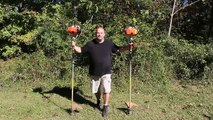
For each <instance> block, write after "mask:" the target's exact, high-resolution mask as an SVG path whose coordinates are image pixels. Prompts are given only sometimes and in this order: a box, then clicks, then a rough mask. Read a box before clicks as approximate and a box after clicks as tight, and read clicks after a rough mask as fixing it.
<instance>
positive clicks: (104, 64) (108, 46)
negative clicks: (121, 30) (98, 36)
mask: <svg viewBox="0 0 213 120" xmlns="http://www.w3.org/2000/svg"><path fill="white" fill-rule="evenodd" d="M119 48H120V47H119V46H117V45H115V44H114V43H113V42H112V41H110V40H108V39H105V40H104V42H103V43H98V42H97V41H96V40H95V39H93V40H92V41H89V42H88V43H87V44H85V45H84V46H83V47H82V48H81V51H82V53H86V54H88V56H89V74H90V75H97V76H102V75H104V74H110V73H111V70H112V53H116V51H117V50H118V49H119Z"/></svg>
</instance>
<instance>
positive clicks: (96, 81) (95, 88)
mask: <svg viewBox="0 0 213 120" xmlns="http://www.w3.org/2000/svg"><path fill="white" fill-rule="evenodd" d="M91 79H92V82H91V88H92V93H93V94H95V97H96V99H97V102H96V106H95V107H97V108H98V109H99V110H100V109H101V91H100V89H101V87H100V77H98V76H91Z"/></svg>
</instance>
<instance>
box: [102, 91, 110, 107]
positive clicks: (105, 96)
mask: <svg viewBox="0 0 213 120" xmlns="http://www.w3.org/2000/svg"><path fill="white" fill-rule="evenodd" d="M103 100H104V105H109V93H104V94H103Z"/></svg>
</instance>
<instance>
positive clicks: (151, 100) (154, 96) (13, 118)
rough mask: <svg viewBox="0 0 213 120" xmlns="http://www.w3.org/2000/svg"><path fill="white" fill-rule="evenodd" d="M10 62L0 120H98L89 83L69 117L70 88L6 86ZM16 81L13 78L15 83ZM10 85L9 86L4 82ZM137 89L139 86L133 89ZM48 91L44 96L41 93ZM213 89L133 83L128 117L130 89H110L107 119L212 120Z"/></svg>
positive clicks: (2, 68)
mask: <svg viewBox="0 0 213 120" xmlns="http://www.w3.org/2000/svg"><path fill="white" fill-rule="evenodd" d="M13 65H16V63H15V62H14V61H8V62H7V63H5V62H2V61H0V73H1V76H0V120H85V119H86V120H101V119H103V118H102V116H101V113H100V111H99V110H97V109H94V108H93V105H94V103H95V101H96V100H95V97H94V95H92V94H91V93H90V88H89V80H88V81H87V83H86V82H85V83H84V85H82V86H80V87H79V90H78V94H77V95H78V96H76V97H74V99H75V100H76V102H77V103H78V104H79V105H81V106H82V107H83V109H82V110H79V111H78V112H76V114H74V115H70V106H71V102H70V96H71V95H70V88H69V87H66V85H67V84H69V83H65V81H56V80H55V81H54V82H55V83H50V81H46V82H45V81H28V82H24V81H10V79H11V77H12V76H13V74H15V72H14V67H12V66H13ZM14 80H15V79H14ZM8 81H9V82H8ZM136 87H140V89H137V88H136ZM45 92H46V93H45ZM212 98H213V87H212V84H202V85H201V84H199V83H198V84H196V85H192V84H187V83H184V84H183V83H182V84H179V83H178V82H177V81H172V82H168V83H166V84H165V85H158V86H152V85H147V84H141V85H139V84H137V85H134V83H133V92H132V102H134V103H136V104H137V105H138V106H137V107H134V108H133V110H132V112H131V114H126V112H127V106H126V105H125V102H127V101H129V93H128V88H122V89H119V88H115V86H113V88H112V93H111V98H110V111H109V118H108V119H109V120H211V119H213V99H212Z"/></svg>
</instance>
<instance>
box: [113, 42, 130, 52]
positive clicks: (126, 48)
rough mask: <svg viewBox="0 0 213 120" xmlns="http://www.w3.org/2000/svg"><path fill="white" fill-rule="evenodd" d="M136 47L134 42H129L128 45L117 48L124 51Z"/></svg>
mask: <svg viewBox="0 0 213 120" xmlns="http://www.w3.org/2000/svg"><path fill="white" fill-rule="evenodd" d="M133 48H134V44H133V43H129V44H128V45H126V46H124V47H121V48H120V49H118V50H117V52H124V51H127V50H129V51H130V50H132V49H133Z"/></svg>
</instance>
